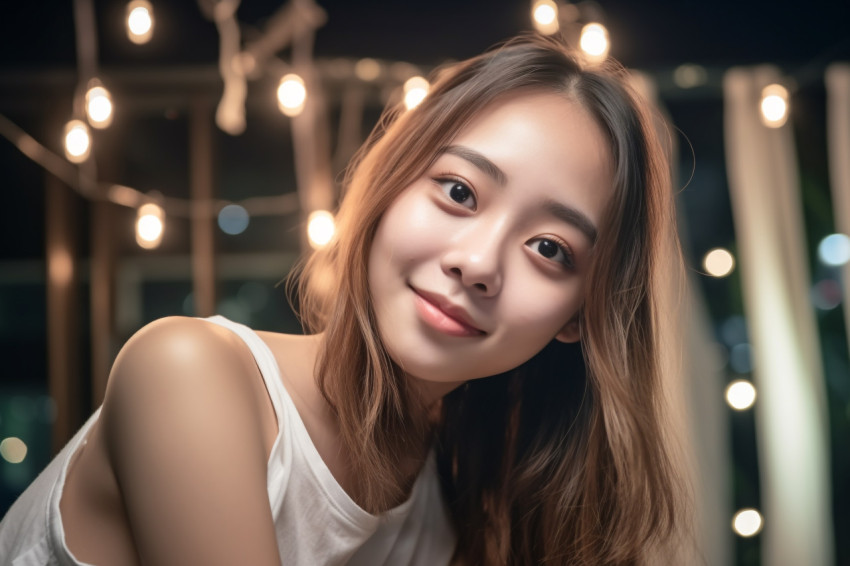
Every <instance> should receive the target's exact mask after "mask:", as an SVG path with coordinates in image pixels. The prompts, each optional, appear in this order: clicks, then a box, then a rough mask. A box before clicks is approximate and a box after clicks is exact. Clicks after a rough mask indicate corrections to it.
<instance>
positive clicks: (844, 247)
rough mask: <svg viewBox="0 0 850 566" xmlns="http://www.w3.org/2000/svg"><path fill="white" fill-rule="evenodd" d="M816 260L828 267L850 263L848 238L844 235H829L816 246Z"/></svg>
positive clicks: (849, 241) (849, 240) (849, 242)
mask: <svg viewBox="0 0 850 566" xmlns="http://www.w3.org/2000/svg"><path fill="white" fill-rule="evenodd" d="M818 258H819V259H820V260H821V262H822V263H824V264H826V265H829V266H833V267H838V266H839V265H844V264H845V263H847V262H848V261H850V238H848V237H847V236H846V235H845V234H830V235H829V236H827V237H826V238H824V239H823V240H821V241H820V243H819V244H818Z"/></svg>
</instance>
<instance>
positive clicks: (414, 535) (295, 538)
mask: <svg viewBox="0 0 850 566" xmlns="http://www.w3.org/2000/svg"><path fill="white" fill-rule="evenodd" d="M206 320H208V321H210V322H212V323H215V324H218V325H220V326H223V327H225V328H228V329H230V330H231V331H233V332H234V333H236V334H237V335H238V336H239V337H240V338H242V340H244V341H245V343H246V344H247V345H248V347H249V348H250V350H251V352H252V354H253V355H254V358H255V359H256V361H257V366H258V367H259V369H260V373H261V374H262V376H263V380H264V381H265V384H266V388H267V389H268V392H269V397H270V398H271V401H272V405H273V406H274V411H275V414H276V416H277V421H278V428H279V430H278V435H277V438H276V439H275V442H274V445H273V446H272V450H271V454H270V455H269V463H268V482H267V487H268V493H269V501H270V503H271V509H272V515H273V517H274V524H275V531H276V533H277V543H278V549H279V550H280V563H281V564H282V565H286V566H290V565H297V566H301V565H304V566H317V565H342V564H349V565H354V566H380V565H387V566H390V565H392V566H395V565H405V564H408V565H412V566H433V565H439V564H448V563H449V561H450V559H451V555H452V552H453V550H454V546H455V536H454V533H453V532H452V529H451V527H450V523H449V519H448V513H447V509H446V506H445V504H444V502H443V499H442V496H441V493H440V486H439V480H438V478H437V472H436V464H435V460H434V453H433V451H432V452H431V454H430V455H429V457H428V460H427V461H426V463H425V466H424V467H423V469H422V472H421V473H420V474H419V477H418V478H417V479H416V482H415V483H414V485H413V490H412V492H411V494H410V497H409V499H408V500H407V501H405V502H404V503H402V504H401V505H399V506H398V507H395V508H393V509H391V510H389V511H387V512H386V513H382V514H381V515H372V514H370V513H367V512H366V511H364V510H363V509H362V508H361V507H360V506H359V505H357V503H355V502H354V501H353V500H352V499H351V498H350V497H349V496H348V494H347V493H346V492H345V491H344V490H343V489H342V487H341V486H340V485H339V483H337V481H336V479H334V477H333V475H332V474H331V472H330V470H329V469H328V467H327V466H326V465H325V463H324V461H323V460H322V458H321V456H320V455H319V452H318V451H317V450H316V447H315V446H314V445H313V442H312V440H311V439H310V436H309V434H308V433H307V429H306V428H305V427H304V423H303V422H302V420H301V417H300V416H299V414H298V411H297V410H296V408H295V404H294V403H293V402H292V399H291V398H290V396H289V393H288V392H287V390H286V388H285V387H284V385H283V381H282V380H281V375H280V369H279V367H278V365H277V362H276V360H275V358H274V355H273V354H272V352H271V350H269V348H268V346H267V345H266V343H265V342H263V340H262V339H261V338H260V337H259V336H258V335H257V334H256V333H255V332H254V331H253V330H251V329H250V328H248V327H247V326H243V325H241V324H238V323H235V322H232V321H230V320H227V319H226V318H224V317H221V316H214V317H211V318H209V319H206ZM99 415H100V409H98V410H97V411H95V413H94V414H93V415H92V416H91V417H90V418H89V419H88V421H87V422H86V423H85V424H84V425H83V427H82V428H81V429H80V430H79V431H78V432H77V434H75V435H74V437H73V438H72V439H71V440H70V441H69V442H68V444H67V445H66V446H65V447H64V448H63V449H62V451H61V452H60V453H59V454H58V455H57V456H56V458H54V459H53V461H52V462H51V463H50V464H49V465H48V466H47V468H45V469H44V471H42V473H41V474H40V475H39V476H38V478H36V480H35V481H34V482H33V483H32V484H31V485H30V486H29V487H28V488H27V490H26V491H25V492H24V493H23V494H22V495H21V496H20V498H18V500H17V501H16V502H15V503H14V504H13V505H12V507H11V508H10V509H9V511H8V513H7V514H6V516H5V517H4V518H3V520H2V521H0V564H3V565H6V564H10V565H11V566H46V565H48V564H49V565H51V566H53V565H59V566H87V565H85V563H82V562H80V561H78V560H77V559H76V558H75V557H74V555H73V554H72V553H71V551H70V550H69V549H68V546H67V544H66V543H65V532H64V529H63V527H62V517H61V516H60V514H59V501H60V499H61V497H62V488H63V486H64V485H65V475H66V473H67V470H68V464H69V462H70V460H71V457H72V456H73V454H74V453H75V452H76V451H77V449H78V448H79V447H80V445H81V444H82V443H83V442H84V441H85V439H86V436H87V434H88V431H89V430H90V429H91V427H92V425H93V424H94V423H95V422H96V421H97V419H98V417H99Z"/></svg>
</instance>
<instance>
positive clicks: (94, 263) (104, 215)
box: [89, 201, 117, 407]
mask: <svg viewBox="0 0 850 566" xmlns="http://www.w3.org/2000/svg"><path fill="white" fill-rule="evenodd" d="M116 208H117V207H116V206H115V205H114V204H112V203H110V202H108V201H94V202H93V203H92V204H91V274H90V277H91V279H90V284H89V291H90V303H91V305H90V309H91V310H90V315H89V316H90V317H91V402H92V407H98V406H100V404H101V403H103V394H104V392H105V391H106V380H107V378H108V377H109V369H110V367H111V366H112V358H113V354H114V342H113V337H114V321H115V316H114V312H115V244H114V241H115V236H114V234H113V225H112V215H114V214H116V213H117V210H116Z"/></svg>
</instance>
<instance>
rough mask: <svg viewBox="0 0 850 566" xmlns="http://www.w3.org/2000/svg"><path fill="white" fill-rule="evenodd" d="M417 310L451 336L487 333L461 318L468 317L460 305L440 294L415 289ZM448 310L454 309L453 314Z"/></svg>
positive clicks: (432, 325)
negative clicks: (449, 301)
mask: <svg viewBox="0 0 850 566" xmlns="http://www.w3.org/2000/svg"><path fill="white" fill-rule="evenodd" d="M414 293H415V294H414V302H415V304H416V311H417V312H418V313H419V316H420V317H421V318H422V320H423V321H424V322H425V323H426V324H428V325H429V326H431V327H432V328H434V329H435V330H439V331H440V332H443V333H445V334H449V335H451V336H482V335H483V334H485V332H484V331H483V330H480V329H478V328H476V327H474V326H472V325H471V324H469V323H468V322H466V321H465V320H461V318H462V317H463V318H468V316H466V315H465V314H464V313H463V312H462V309H460V307H456V306H454V305H451V304H450V303H448V302H447V301H445V300H443V299H442V297H440V296H438V295H433V294H431V293H426V292H423V291H418V290H416V289H414ZM446 311H452V313H451V314H449V312H446Z"/></svg>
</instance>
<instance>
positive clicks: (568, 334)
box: [555, 313, 581, 344]
mask: <svg viewBox="0 0 850 566" xmlns="http://www.w3.org/2000/svg"><path fill="white" fill-rule="evenodd" d="M580 318H581V317H580V316H579V313H576V314H575V315H574V316H573V317H572V318H571V319H570V320H569V322H567V324H565V325H564V327H563V328H562V329H561V331H560V332H558V333H557V334H556V335H555V340H557V341H559V342H564V343H567V344H569V343H572V342H578V341H579V338H581V329H580V325H579V319H580Z"/></svg>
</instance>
